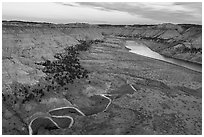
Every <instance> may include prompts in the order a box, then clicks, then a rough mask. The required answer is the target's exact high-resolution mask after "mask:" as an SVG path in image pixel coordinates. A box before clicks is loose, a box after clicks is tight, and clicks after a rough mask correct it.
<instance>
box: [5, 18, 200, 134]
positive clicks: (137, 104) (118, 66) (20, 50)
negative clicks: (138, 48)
mask: <svg viewBox="0 0 204 137" xmlns="http://www.w3.org/2000/svg"><path fill="white" fill-rule="evenodd" d="M2 37H3V38H2V65H3V66H2V99H3V101H2V105H3V106H2V111H3V116H2V128H3V129H2V133H3V134H82V135H84V134H86V135H87V134H92V135H93V134H202V111H201V109H202V76H201V73H200V72H196V71H192V70H190V69H186V68H184V67H181V66H176V65H173V64H169V63H166V62H162V61H159V60H155V59H152V58H147V57H144V56H140V55H137V54H133V53H130V52H129V51H128V50H127V49H126V47H125V41H126V40H130V39H131V40H135V41H141V42H142V43H144V44H145V45H147V46H148V47H149V48H151V49H152V50H154V51H156V52H158V53H160V54H162V55H165V56H169V57H172V58H177V59H182V60H187V61H190V62H194V63H198V64H202V26H200V25H192V24H178V25H174V24H160V25H128V26H124V25H114V26H112V25H89V24H84V23H80V24H74V23H73V24H50V23H35V22H21V21H3V22H2Z"/></svg>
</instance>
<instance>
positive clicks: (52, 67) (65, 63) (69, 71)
mask: <svg viewBox="0 0 204 137" xmlns="http://www.w3.org/2000/svg"><path fill="white" fill-rule="evenodd" d="M79 42H80V44H77V45H75V46H71V47H67V48H65V52H64V53H59V54H56V55H55V56H54V57H55V58H56V59H57V60H55V61H53V62H51V61H49V60H46V61H45V62H44V63H42V64H41V65H43V66H44V69H43V72H44V73H46V74H47V80H49V81H51V83H52V84H55V83H57V84H59V85H60V86H64V85H66V84H67V83H73V81H74V80H75V79H80V78H87V77H88V71H87V70H86V69H84V68H83V67H82V66H81V65H80V63H79V59H78V54H79V51H87V50H88V49H89V47H90V45H91V44H93V43H99V42H102V41H101V40H95V41H79Z"/></svg>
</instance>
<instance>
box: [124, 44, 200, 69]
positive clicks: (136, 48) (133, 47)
mask: <svg viewBox="0 0 204 137" xmlns="http://www.w3.org/2000/svg"><path fill="white" fill-rule="evenodd" d="M125 47H126V48H127V49H130V50H129V51H130V52H132V53H135V54H139V55H142V56H145V57H150V58H153V59H157V60H160V61H165V62H168V63H171V64H174V65H178V66H182V67H185V68H188V69H191V70H194V71H197V72H202V65H201V64H198V63H194V62H190V61H185V60H181V59H176V58H171V57H167V56H163V55H160V54H159V53H157V52H154V51H152V50H151V49H149V48H148V46H147V45H146V44H144V43H143V42H142V41H137V40H134V41H133V40H127V41H126V44H125Z"/></svg>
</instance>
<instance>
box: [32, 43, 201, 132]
mask: <svg viewBox="0 0 204 137" xmlns="http://www.w3.org/2000/svg"><path fill="white" fill-rule="evenodd" d="M126 47H127V48H128V49H130V52H132V53H135V54H139V55H142V56H146V57H150V58H154V59H158V60H162V61H165V62H169V63H172V64H176V65H179V66H182V67H185V68H188V69H191V70H194V71H197V72H202V65H199V64H195V63H190V62H187V61H182V60H177V59H173V58H168V57H164V56H162V55H160V54H158V53H156V52H154V51H152V50H151V49H149V48H148V47H147V46H145V45H144V44H140V43H137V42H135V41H126ZM136 91H137V90H136V89H135V88H134V86H133V85H131V84H125V85H122V86H121V87H119V88H118V89H116V90H114V91H111V93H110V94H96V95H93V96H91V97H90V98H89V99H90V100H92V101H93V102H94V106H93V107H88V108H80V109H81V110H80V109H78V108H77V107H74V106H67V107H59V108H54V109H51V110H49V111H48V112H47V113H46V114H45V115H46V116H38V117H35V118H34V119H32V120H31V121H30V123H29V127H28V128H29V134H30V135H36V134H38V131H39V130H40V128H41V127H43V128H46V129H50V130H52V129H66V128H71V127H72V126H73V124H74V119H75V117H76V116H77V115H78V116H91V115H96V114H98V113H100V112H105V111H106V110H107V109H108V107H109V106H110V104H111V103H112V99H113V98H112V97H113V96H115V95H117V96H122V95H125V94H133V93H134V92H136Z"/></svg>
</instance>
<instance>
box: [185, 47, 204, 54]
mask: <svg viewBox="0 0 204 137" xmlns="http://www.w3.org/2000/svg"><path fill="white" fill-rule="evenodd" d="M186 52H189V53H198V52H200V53H202V48H188V47H185V48H184V49H183V53H186Z"/></svg>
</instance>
